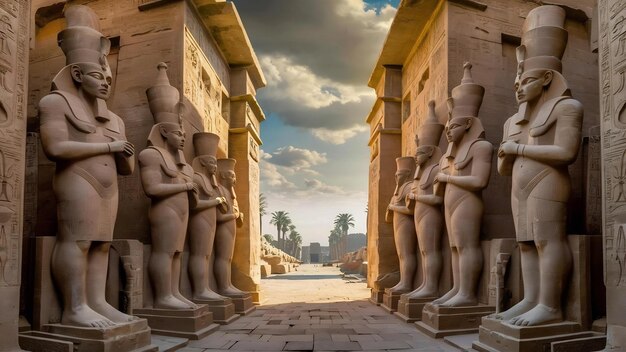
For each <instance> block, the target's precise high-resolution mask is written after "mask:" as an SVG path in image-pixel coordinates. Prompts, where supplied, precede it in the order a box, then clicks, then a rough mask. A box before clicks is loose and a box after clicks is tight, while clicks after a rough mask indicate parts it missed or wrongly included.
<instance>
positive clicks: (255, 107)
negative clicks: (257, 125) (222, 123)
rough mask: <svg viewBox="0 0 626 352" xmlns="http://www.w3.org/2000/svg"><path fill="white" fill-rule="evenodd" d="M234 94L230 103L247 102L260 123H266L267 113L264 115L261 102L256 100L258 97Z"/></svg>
mask: <svg viewBox="0 0 626 352" xmlns="http://www.w3.org/2000/svg"><path fill="white" fill-rule="evenodd" d="M232 94H233V95H231V97H230V101H245V102H246V103H248V105H250V108H251V109H252V111H253V112H254V115H255V116H256V118H257V120H259V122H262V121H265V113H263V109H262V108H261V105H259V102H258V101H257V100H256V97H255V96H254V95H252V94H243V95H234V94H235V93H234V92H232Z"/></svg>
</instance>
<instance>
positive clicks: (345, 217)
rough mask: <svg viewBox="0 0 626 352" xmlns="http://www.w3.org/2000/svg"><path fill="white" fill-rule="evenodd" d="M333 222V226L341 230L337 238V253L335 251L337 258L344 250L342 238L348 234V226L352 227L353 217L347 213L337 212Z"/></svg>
mask: <svg viewBox="0 0 626 352" xmlns="http://www.w3.org/2000/svg"><path fill="white" fill-rule="evenodd" d="M334 224H335V228H338V229H339V230H340V231H341V236H340V238H339V240H340V241H339V253H337V259H339V256H342V255H343V254H344V253H345V252H346V248H345V241H344V239H345V237H347V236H348V229H350V227H354V217H353V216H352V214H348V213H341V214H337V216H336V217H335V222H334Z"/></svg>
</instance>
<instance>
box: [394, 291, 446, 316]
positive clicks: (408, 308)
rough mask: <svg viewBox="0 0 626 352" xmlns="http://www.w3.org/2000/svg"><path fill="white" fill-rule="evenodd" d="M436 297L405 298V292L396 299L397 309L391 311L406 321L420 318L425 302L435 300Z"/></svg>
mask: <svg viewBox="0 0 626 352" xmlns="http://www.w3.org/2000/svg"><path fill="white" fill-rule="evenodd" d="M436 299H437V297H429V298H407V296H406V294H404V295H402V296H401V297H400V300H399V301H398V311H397V312H395V313H393V314H395V315H396V316H397V317H399V318H400V319H402V320H404V322H406V323H413V322H416V321H420V320H422V310H423V309H424V306H426V304H428V303H430V302H432V301H434V300H436Z"/></svg>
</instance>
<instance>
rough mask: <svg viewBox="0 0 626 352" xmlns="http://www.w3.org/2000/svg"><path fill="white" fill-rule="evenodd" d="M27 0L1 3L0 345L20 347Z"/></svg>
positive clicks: (27, 29)
mask: <svg viewBox="0 0 626 352" xmlns="http://www.w3.org/2000/svg"><path fill="white" fill-rule="evenodd" d="M29 6H30V2H29V1H27V0H11V1H3V2H1V3H0V311H1V312H2V315H1V316H0V350H2V351H15V350H19V346H18V339H17V331H18V321H19V302H20V281H21V280H20V279H21V274H20V270H21V251H22V236H23V216H24V212H23V211H24V210H23V207H24V183H25V171H24V170H25V160H26V157H25V151H26V100H27V95H26V94H27V77H28V36H29V34H30V31H29V25H30V24H29V21H28V13H29Z"/></svg>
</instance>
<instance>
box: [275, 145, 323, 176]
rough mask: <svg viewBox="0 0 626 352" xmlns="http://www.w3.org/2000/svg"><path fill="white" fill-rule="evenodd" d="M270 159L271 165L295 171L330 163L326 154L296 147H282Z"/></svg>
mask: <svg viewBox="0 0 626 352" xmlns="http://www.w3.org/2000/svg"><path fill="white" fill-rule="evenodd" d="M270 155H271V158H268V159H266V160H268V161H269V162H270V163H272V164H275V165H279V166H284V167H287V168H292V169H293V170H294V171H300V170H307V169H310V168H311V167H313V166H317V165H321V164H325V163H326V162H328V159H327V158H326V153H319V152H317V151H315V150H310V149H305V148H296V147H294V146H290V145H289V146H286V147H280V148H278V149H276V150H275V151H274V152H272V153H271V154H270Z"/></svg>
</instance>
